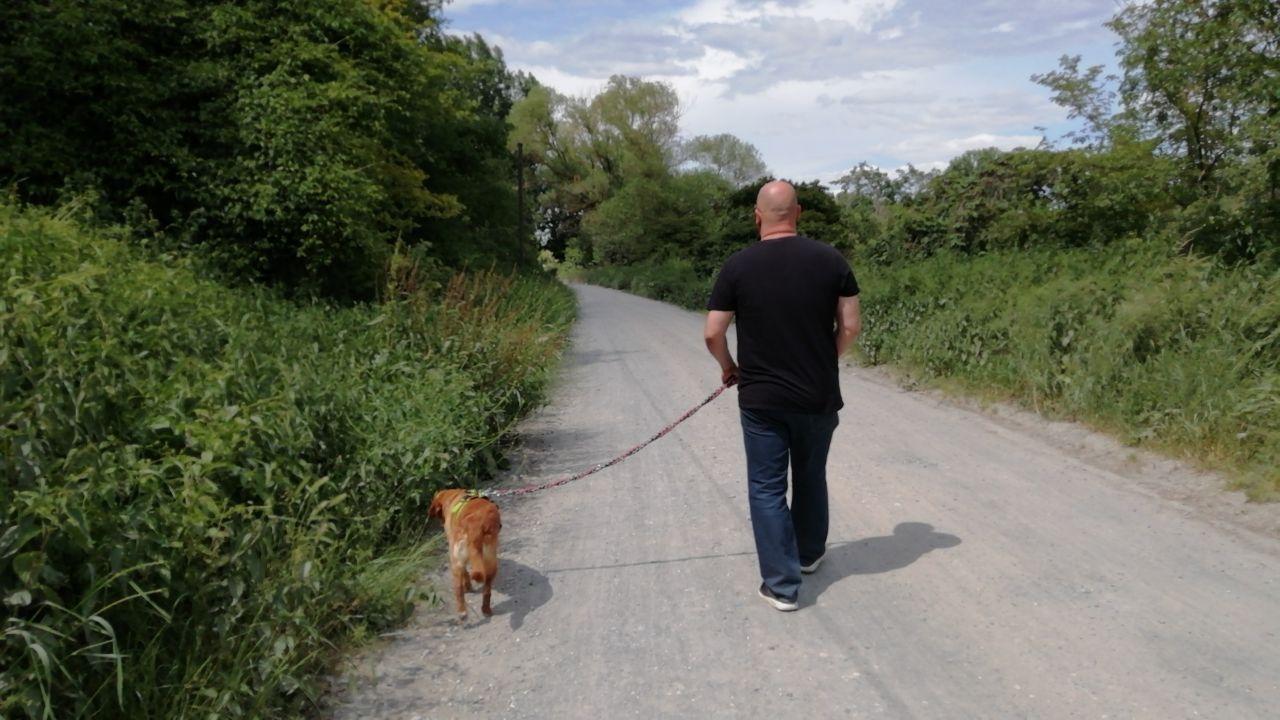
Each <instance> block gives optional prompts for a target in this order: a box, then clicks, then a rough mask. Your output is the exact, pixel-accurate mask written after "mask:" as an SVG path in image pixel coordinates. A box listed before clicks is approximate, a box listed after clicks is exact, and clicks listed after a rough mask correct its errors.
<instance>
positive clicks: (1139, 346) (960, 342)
mask: <svg viewBox="0 0 1280 720" xmlns="http://www.w3.org/2000/svg"><path fill="white" fill-rule="evenodd" d="M1168 247H1169V245H1168V243H1161V242H1151V241H1131V242H1128V243H1118V244H1115V245H1112V246H1109V247H1105V248H1095V249H1075V250H1064V249H1040V250H1023V251H1008V252H996V253H991V254H986V255H981V256H976V257H975V256H962V255H959V254H955V253H941V254H939V255H937V256H936V257H932V258H929V259H926V260H922V261H917V262H902V263H898V264H893V265H865V266H863V267H862V268H861V269H860V272H859V280H860V281H861V283H862V285H863V308H864V312H865V315H866V324H865V327H866V329H865V332H864V333H863V338H862V340H861V342H860V347H861V351H860V352H861V353H862V355H863V357H864V359H865V360H866V361H867V362H869V363H872V364H879V363H893V364H895V365H899V366H902V367H904V368H906V369H908V370H909V371H911V372H913V373H915V374H917V375H919V376H923V377H927V378H946V379H949V380H952V381H956V382H959V383H960V384H962V385H964V386H966V387H968V388H970V389H975V390H979V391H991V390H994V391H995V392H996V393H997V394H1000V395H1004V396H1008V397H1012V398H1018V399H1020V400H1022V401H1024V402H1026V403H1027V404H1028V405H1030V406H1032V407H1035V408H1036V409H1038V410H1047V411H1050V412H1053V413H1056V414H1059V415H1063V416H1066V417H1071V418H1078V419H1081V420H1085V421H1088V422H1090V423H1093V424H1095V425H1098V426H1100V427H1103V428H1105V429H1108V430H1111V431H1113V432H1116V433H1118V434H1120V435H1121V436H1122V437H1124V438H1125V439H1127V440H1129V441H1130V442H1133V443H1138V444H1144V445H1149V446H1152V447H1155V448H1159V449H1161V450H1165V451H1169V452H1172V453H1174V454H1176V455H1179V456H1183V457H1186V458H1190V459H1193V460H1196V461H1200V462H1203V463H1206V464H1209V465H1216V466H1225V467H1227V468H1230V469H1232V470H1234V471H1235V472H1236V474H1237V477H1238V478H1239V482H1240V484H1241V485H1242V486H1243V487H1244V488H1245V489H1246V490H1247V491H1248V492H1249V494H1250V496H1251V497H1254V498H1256V499H1264V498H1276V497H1280V272H1277V271H1276V270H1275V269H1273V267H1274V266H1266V265H1261V264H1260V265H1256V266H1240V267H1234V268H1229V267H1224V266H1223V265H1221V264H1219V263H1216V262H1214V261H1212V260H1210V259H1204V258H1195V257H1187V256H1182V255H1175V254H1171V253H1170V252H1169V250H1168V249H1167V248H1168ZM1269 268H1271V269H1269Z"/></svg>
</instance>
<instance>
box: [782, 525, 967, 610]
mask: <svg viewBox="0 0 1280 720" xmlns="http://www.w3.org/2000/svg"><path fill="white" fill-rule="evenodd" d="M959 544H960V538H958V537H956V536H955V535H949V534H947V533H940V532H935V531H934V529H933V526H932V525H930V524H929V523H922V522H904V523H898V526H897V527H895V528H894V529H893V534H892V535H880V536H877V537H869V538H863V539H862V540H855V541H852V542H841V543H832V544H830V545H828V546H827V554H826V557H824V558H823V561H822V567H821V568H819V570H818V571H817V572H816V573H814V574H813V575H807V576H805V579H804V585H805V587H806V588H807V592H805V591H802V595H808V596H809V597H810V598H811V599H816V598H817V597H818V596H819V595H821V594H822V593H823V591H825V590H826V589H827V588H828V587H830V586H832V585H834V584H835V583H837V582H840V581H841V580H843V579H844V578H846V577H848V576H850V575H874V574H875V573H883V572H890V571H892V570H900V569H902V568H904V567H906V566H908V565H910V564H911V563H913V562H915V561H917V560H919V559H920V558H921V557H923V556H924V555H925V553H928V552H929V551H931V550H942V549H945V548H953V547H955V546H957V545H959ZM811 601H812V600H811Z"/></svg>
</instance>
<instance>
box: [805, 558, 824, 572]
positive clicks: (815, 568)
mask: <svg viewBox="0 0 1280 720" xmlns="http://www.w3.org/2000/svg"><path fill="white" fill-rule="evenodd" d="M822 557H826V555H823V556H822ZM821 564H822V558H821V557H820V558H818V559H817V560H814V561H813V562H811V563H809V564H808V565H802V566H801V567H800V572H802V573H804V574H805V575H812V574H814V573H816V572H818V566H819V565H821Z"/></svg>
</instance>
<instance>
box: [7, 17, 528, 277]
mask: <svg viewBox="0 0 1280 720" xmlns="http://www.w3.org/2000/svg"><path fill="white" fill-rule="evenodd" d="M438 7H439V5H438V4H437V3H421V2H415V1H413V0H385V1H380V2H351V1H342V0H290V1H289V2H263V1H261V0H248V1H245V2H196V1H194V0H145V1H144V2H135V3H122V2H118V1H116V0H80V1H78V2H63V1H56V2H43V1H37V0H12V1H9V2H5V3H3V4H0V185H3V186H5V187H7V188H8V189H9V192H10V194H12V195H16V197H17V198H18V199H19V200H22V201H26V202H32V203H41V204H57V203H60V202H65V201H67V200H68V199H71V198H78V199H81V200H82V201H84V200H85V199H89V200H91V201H92V202H93V203H94V207H95V209H96V210H97V212H98V214H99V216H100V218H101V219H103V220H105V221H110V222H121V221H123V222H127V223H128V224H129V225H131V226H133V227H135V228H137V229H139V230H140V231H142V233H144V234H146V235H148V236H151V237H157V236H158V237H160V238H162V239H163V241H165V242H168V243H171V244H172V245H173V246H180V247H196V248H199V249H200V250H202V251H203V252H202V254H203V255H204V256H206V257H210V258H213V259H214V260H216V265H217V267H219V268H221V269H222V270H223V271H225V274H226V275H227V277H230V278H234V279H236V280H238V281H243V280H254V281H256V280H261V281H270V282H275V283H279V284H282V285H284V286H286V287H290V288H294V289H295V290H297V291H300V292H304V293H307V294H317V293H318V294H323V295H328V296H332V297H338V298H348V299H361V298H368V297H371V296H372V295H373V294H374V293H375V287H376V285H377V277H378V275H379V273H380V271H381V269H382V267H383V264H384V262H385V260H386V258H387V256H388V255H389V253H390V251H391V248H392V247H393V246H394V245H395V244H396V243H404V244H406V245H409V246H413V247H416V248H418V252H419V253H420V254H421V255H422V256H423V257H429V258H431V259H433V260H434V261H436V262H439V263H441V264H443V265H446V266H459V265H463V264H472V265H482V266H487V265H488V264H490V263H494V262H499V263H501V264H503V265H511V264H519V263H529V262H530V261H532V259H533V257H534V255H535V254H536V251H535V250H534V249H533V247H534V246H533V243H532V240H531V238H529V237H524V238H520V237H517V225H518V223H517V217H516V195H515V182H514V178H515V174H514V173H515V166H514V163H513V161H512V158H511V155H510V153H509V152H508V150H507V125H506V117H507V114H508V112H509V110H510V108H511V104H512V102H513V101H514V100H515V99H516V98H518V97H520V96H522V95H523V94H524V93H525V92H526V91H527V90H528V89H529V88H530V87H532V85H533V84H534V80H533V79H532V78H531V77H529V76H526V75H523V74H520V73H512V72H511V71H509V70H508V69H507V67H506V65H505V64H504V62H503V60H502V56H501V54H500V52H499V51H498V50H497V49H496V48H493V47H491V46H489V45H488V44H486V43H485V41H484V40H483V39H481V38H479V37H466V38H463V37H455V36H451V35H448V34H446V33H444V32H443V31H442V30H441V22H440V19H439V17H438Z"/></svg>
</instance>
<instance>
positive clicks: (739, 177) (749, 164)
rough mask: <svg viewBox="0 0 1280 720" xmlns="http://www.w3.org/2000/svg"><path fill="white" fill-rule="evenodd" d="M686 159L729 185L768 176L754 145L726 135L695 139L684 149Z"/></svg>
mask: <svg viewBox="0 0 1280 720" xmlns="http://www.w3.org/2000/svg"><path fill="white" fill-rule="evenodd" d="M684 155H685V159H686V160H688V161H690V162H692V163H694V165H695V166H697V167H700V168H705V169H707V170H711V171H712V172H715V173H716V174H717V175H719V176H720V177H722V178H724V179H725V180H727V181H728V182H729V183H730V184H732V185H735V186H737V185H742V184H744V183H748V182H751V181H752V180H755V179H756V178H759V177H763V176H765V175H767V174H768V173H769V168H768V167H766V166H765V164H764V160H763V159H762V158H761V157H760V151H759V150H757V149H756V147H755V146H754V145H752V144H751V143H749V142H746V141H745V140H741V139H739V138H737V137H735V136H733V135H730V134H728V133H721V134H719V135H698V136H697V137H695V138H693V139H691V140H689V141H688V142H687V143H685V146H684Z"/></svg>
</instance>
